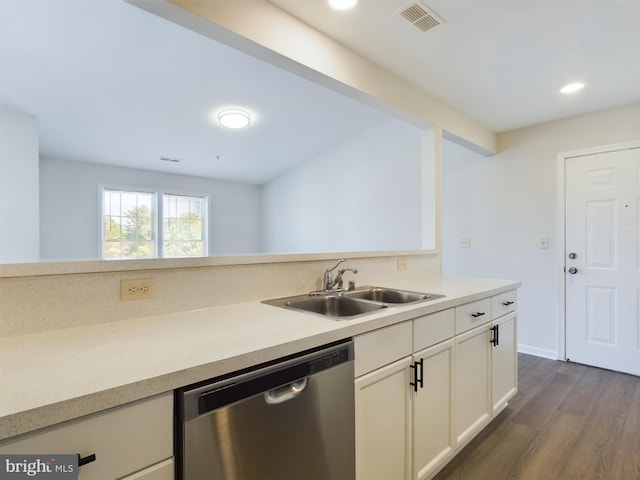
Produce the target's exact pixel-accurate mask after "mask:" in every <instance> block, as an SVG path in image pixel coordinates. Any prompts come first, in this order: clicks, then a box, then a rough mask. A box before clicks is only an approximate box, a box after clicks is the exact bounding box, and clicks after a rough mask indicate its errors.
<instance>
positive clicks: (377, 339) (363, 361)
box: [353, 321, 413, 377]
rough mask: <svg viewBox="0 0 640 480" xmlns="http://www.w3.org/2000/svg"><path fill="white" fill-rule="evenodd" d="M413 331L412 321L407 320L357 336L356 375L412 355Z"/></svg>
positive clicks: (354, 346)
mask: <svg viewBox="0 0 640 480" xmlns="http://www.w3.org/2000/svg"><path fill="white" fill-rule="evenodd" d="M412 333H413V329H412V323H411V322H409V321H407V322H403V323H398V324H396V325H391V326H390V327H385V328H381V329H379V330H374V331H373V332H369V333H364V334H362V335H358V336H357V337H355V338H354V339H353V348H354V351H355V375H356V377H359V376H360V375H364V374H365V373H368V372H371V371H373V370H375V369H377V368H380V367H382V366H384V365H388V364H390V363H392V362H395V361H396V360H399V359H401V358H402V357H406V356H408V355H411V351H412V350H411V348H412V343H413V342H412V338H411V337H412Z"/></svg>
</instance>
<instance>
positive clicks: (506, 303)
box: [502, 302, 513, 307]
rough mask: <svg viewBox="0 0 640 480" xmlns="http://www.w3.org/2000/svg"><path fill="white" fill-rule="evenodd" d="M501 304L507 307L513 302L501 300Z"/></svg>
mask: <svg viewBox="0 0 640 480" xmlns="http://www.w3.org/2000/svg"><path fill="white" fill-rule="evenodd" d="M502 305H504V306H505V307H508V306H509V305H513V302H502Z"/></svg>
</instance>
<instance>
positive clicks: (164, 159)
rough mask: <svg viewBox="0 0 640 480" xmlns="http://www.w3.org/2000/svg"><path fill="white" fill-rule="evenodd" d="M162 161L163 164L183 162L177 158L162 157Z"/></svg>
mask: <svg viewBox="0 0 640 480" xmlns="http://www.w3.org/2000/svg"><path fill="white" fill-rule="evenodd" d="M160 160H161V161H163V162H171V163H180V162H181V160H180V159H179V158H176V157H160Z"/></svg>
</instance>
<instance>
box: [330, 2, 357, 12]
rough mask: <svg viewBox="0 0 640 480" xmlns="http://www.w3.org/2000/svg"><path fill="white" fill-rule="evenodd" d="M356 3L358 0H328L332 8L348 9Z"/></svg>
mask: <svg viewBox="0 0 640 480" xmlns="http://www.w3.org/2000/svg"><path fill="white" fill-rule="evenodd" d="M357 4H358V0H329V6H330V7H331V8H333V9H334V10H350V9H352V8H353V7H355V6H356V5H357Z"/></svg>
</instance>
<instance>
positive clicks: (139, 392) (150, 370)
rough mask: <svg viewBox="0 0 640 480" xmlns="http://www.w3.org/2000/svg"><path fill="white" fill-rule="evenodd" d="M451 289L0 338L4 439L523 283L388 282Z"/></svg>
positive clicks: (243, 307) (230, 309) (216, 310)
mask: <svg viewBox="0 0 640 480" xmlns="http://www.w3.org/2000/svg"><path fill="white" fill-rule="evenodd" d="M384 286H385V287H390V288H404V289H408V290H416V291H424V292H431V293H441V294H444V295H445V297H444V298H439V299H435V300H433V301H429V302H425V303H419V304H414V305H403V306H401V305H399V306H393V307H389V308H386V309H384V310H382V311H380V312H375V313H371V314H368V315H365V316H363V317H360V318H357V319H353V320H342V321H335V320H331V319H327V318H323V317H320V316H316V315H311V314H307V313H302V312H296V311H293V310H289V309H284V308H279V307H274V306H271V305H266V304H263V303H261V302H259V301H255V302H247V303H239V304H233V305H225V306H219V307H213V308H206V309H201V310H192V311H185V312H180V313H171V314H165V315H155V316H148V317H143V318H137V319H133V320H125V321H115V322H110V323H102V324H98V325H91V326H84V327H76V328H69V329H64V330H54V331H48V332H42V333H36V334H30V335H22V336H16V337H6V338H0V440H1V439H6V438H9V437H13V436H16V435H19V434H22V433H26V432H29V431H33V430H36V429H39V428H43V427H47V426H50V425H54V424H57V423H60V422H63V421H65V420H70V419H73V418H77V417H80V416H83V415H87V414H90V413H94V412H97V411H101V410H105V409H108V408H112V407H117V406H119V405H123V404H125V403H128V402H131V401H134V400H139V399H141V398H146V397H149V396H152V395H155V394H159V393H163V392H167V391H170V390H173V389H174V388H178V387H182V386H185V385H189V384H191V383H195V382H198V381H202V380H206V379H209V378H213V377H216V376H219V375H223V374H226V373H230V372H233V371H236V370H239V369H242V368H246V367H250V366H253V365H257V364H260V363H263V362H267V361H271V360H274V359H277V358H279V357H283V356H286V355H290V354H293V353H297V352H301V351H304V350H307V349H310V348H314V347H318V346H321V345H324V344H327V343H330V342H334V341H337V340H341V339H345V338H349V337H352V336H354V335H358V334H361V333H364V332H367V331H370V330H374V329H376V328H381V327H385V326H388V325H392V324H394V323H398V322H401V321H405V320H409V319H411V318H415V317H417V316H420V315H426V314H429V313H433V312H435V311H439V310H443V309H446V308H450V307H454V306H456V305H460V304H463V303H467V302H472V301H475V300H478V299H481V298H485V297H487V296H491V295H495V294H498V293H501V292H504V291H508V290H511V289H513V288H517V287H518V286H520V283H519V282H517V281H511V280H492V279H471V278H444V279H440V280H436V281H434V280H420V279H417V280H416V279H412V280H410V281H403V282H394V283H393V284H391V283H388V284H387V283H385V284H384Z"/></svg>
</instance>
